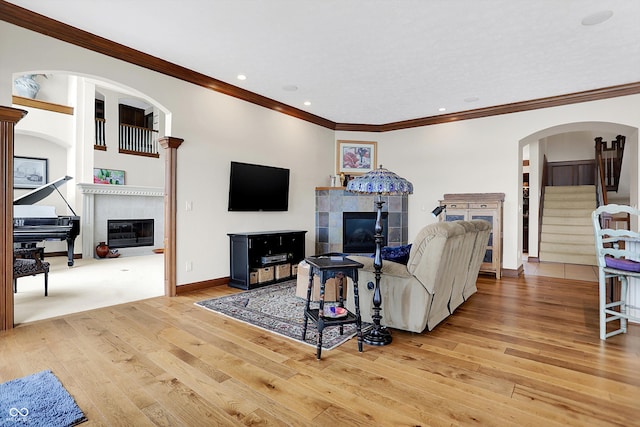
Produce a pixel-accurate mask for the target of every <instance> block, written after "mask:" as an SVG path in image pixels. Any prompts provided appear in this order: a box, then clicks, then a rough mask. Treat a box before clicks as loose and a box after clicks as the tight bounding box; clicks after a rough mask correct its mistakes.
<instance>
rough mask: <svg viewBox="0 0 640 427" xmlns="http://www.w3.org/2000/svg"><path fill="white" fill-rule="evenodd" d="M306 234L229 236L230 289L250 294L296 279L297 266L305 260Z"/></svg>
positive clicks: (277, 232)
mask: <svg viewBox="0 0 640 427" xmlns="http://www.w3.org/2000/svg"><path fill="white" fill-rule="evenodd" d="M305 233H306V231H301V230H282V231H257V232H249V233H229V234H228V236H229V244H230V248H229V249H230V251H229V252H230V278H229V286H232V287H234V288H239V289H245V290H249V289H255V288H259V287H262V286H267V285H271V284H273V283H277V282H283V281H285V280H291V279H293V278H295V277H296V273H295V272H294V270H295V268H294V266H297V265H298V263H299V262H300V261H302V260H303V259H304V257H305V252H304V251H305V249H304V238H305ZM287 269H288V270H287ZM287 271H288V273H287Z"/></svg>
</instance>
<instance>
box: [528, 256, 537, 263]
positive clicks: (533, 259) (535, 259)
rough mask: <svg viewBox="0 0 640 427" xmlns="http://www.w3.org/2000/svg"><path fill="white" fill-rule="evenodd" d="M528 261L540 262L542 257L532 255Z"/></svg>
mask: <svg viewBox="0 0 640 427" xmlns="http://www.w3.org/2000/svg"><path fill="white" fill-rule="evenodd" d="M527 261H528V262H538V263H539V262H540V258H538V257H537V256H530V257H529V258H527Z"/></svg>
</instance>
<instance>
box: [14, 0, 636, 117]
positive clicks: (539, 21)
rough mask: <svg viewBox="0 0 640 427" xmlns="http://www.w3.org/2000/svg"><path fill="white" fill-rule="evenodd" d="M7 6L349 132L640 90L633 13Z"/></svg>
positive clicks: (548, 4) (459, 0) (604, 8)
mask: <svg viewBox="0 0 640 427" xmlns="http://www.w3.org/2000/svg"><path fill="white" fill-rule="evenodd" d="M9 3H13V4H15V5H18V6H20V7H23V8H26V9H29V10H31V11H33V12H37V13H39V14H42V15H45V16H47V17H50V18H53V19H55V20H58V21H61V22H63V23H66V24H69V25H71V26H73V27H76V28H80V29H82V30H85V31H88V32H90V33H93V34H95V35H98V36H101V37H104V38H106V39H109V40H111V41H114V42H117V43H120V44H123V45H125V46H128V47H131V48H134V49H137V50H139V51H142V52H145V53H147V54H150V55H153V56H156V57H158V58H161V59H164V60H166V61H169V62H171V63H174V64H177V65H180V66H182V67H186V68H188V69H190V70H193V71H197V72H199V73H202V74H204V75H206V76H209V77H212V78H215V79H217V80H221V81H223V82H226V83H229V84H231V85H234V86H237V87H240V88H242V89H245V90H248V91H250V92H253V93H256V94H259V95H261V96H264V97H267V98H270V99H273V100H276V101H278V102H281V103H283V104H286V105H288V106H291V107H294V108H297V109H300V110H303V111H306V112H308V113H310V114H313V115H317V116H319V117H322V118H324V119H327V120H330V121H333V122H336V123H343V124H375V125H378V124H386V123H395V122H400V121H407V120H413V119H418V118H424V117H433V116H439V115H443V114H450V113H456V112H461V111H469V110H475V109H482V108H486V107H492V106H499V105H505V104H511V103H517V102H523V101H529V100H535V99H540V98H546V97H553V96H558V95H565V94H571V93H576V92H582V91H590V90H594V89H600V88H607V87H610V86H617V85H623V84H628V83H637V82H640V1H637V0H561V1H559V0H536V1H525V0H482V1H481V0H448V1H444V0H402V1H398V0H349V1H346V0H268V1H267V0H262V1H261V0H181V1H179V2H178V1H177V0H136V1H128V0H92V1H86V0H55V1H42V0H9ZM608 11H610V12H612V15H611V17H610V18H609V19H607V20H605V21H604V22H602V23H600V24H597V25H584V24H583V20H585V19H586V20H590V19H596V18H598V17H599V16H607V15H608V14H609V13H607V12H608ZM596 20H597V19H596ZM238 74H244V75H246V77H247V78H246V80H243V81H241V80H238V79H237V75H238ZM305 101H308V102H310V105H304V102H305ZM441 108H444V109H445V110H440V109H441Z"/></svg>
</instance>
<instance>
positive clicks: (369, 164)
mask: <svg viewBox="0 0 640 427" xmlns="http://www.w3.org/2000/svg"><path fill="white" fill-rule="evenodd" d="M377 163H378V159H377V143H376V142H375V141H340V140H339V141H338V143H337V147H336V171H337V173H344V174H348V175H362V174H365V173H367V172H370V171H372V170H374V169H375V168H376V165H377Z"/></svg>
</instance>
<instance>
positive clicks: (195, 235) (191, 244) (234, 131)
mask: <svg viewBox="0 0 640 427" xmlns="http://www.w3.org/2000/svg"><path fill="white" fill-rule="evenodd" d="M9 40H20V41H21V42H20V43H19V44H16V43H9V42H8V41H9ZM25 46H28V47H29V48H28V49H25ZM0 54H1V55H2V57H3V58H11V60H3V61H1V63H0V82H2V84H0V104H1V105H11V79H12V74H13V73H19V72H21V71H22V70H39V71H40V72H53V71H57V72H67V73H69V74H78V75H86V76H95V77H96V78H99V79H106V80H108V81H112V82H117V83H119V84H123V85H126V86H128V87H131V88H136V89H137V90H139V91H140V92H141V93H143V94H147V95H148V96H150V97H153V98H154V99H156V100H157V101H158V103H159V104H161V105H163V106H164V107H165V108H167V109H168V110H169V111H170V112H171V118H170V119H169V122H170V124H171V129H172V135H171V136H175V137H179V138H183V139H184V140H185V142H184V143H183V144H182V146H181V147H180V148H179V149H178V165H177V168H178V176H177V191H178V200H177V204H178V209H179V210H178V215H177V222H178V224H177V240H178V241H177V274H178V284H185V283H192V282H198V281H202V280H209V279H214V278H219V277H225V276H228V275H229V242H228V237H227V233H231V232H239V231H257V230H281V229H300V230H308V231H309V232H308V233H307V239H306V247H307V252H308V253H311V252H312V251H313V247H314V241H315V236H314V232H313V230H314V226H315V220H314V209H315V191H314V189H315V187H316V186H318V185H326V181H327V178H325V176H328V175H329V174H330V173H331V172H332V171H333V164H334V161H335V160H334V156H333V147H334V133H333V131H331V130H328V129H325V128H322V127H319V126H316V125H313V124H310V123H307V122H304V121H301V120H298V119H295V118H293V117H289V116H285V115H283V114H281V113H277V112H275V111H271V110H267V109H265V108H262V107H258V106H255V105H253V104H249V103H246V102H243V101H240V100H238V99H235V98H232V97H229V96H225V95H222V94H219V93H217V92H213V91H211V90H207V89H204V88H202V87H199V86H195V85H192V84H189V83H186V82H182V81H178V80H176V79H173V78H170V77H168V76H165V75H162V74H160V73H155V72H151V71H149V70H146V69H143V68H141V67H137V66H134V65H131V64H127V63H124V62H122V61H118V60H115V59H112V58H109V57H107V56H104V55H99V54H97V53H94V52H91V51H87V50H84V49H80V48H78V47H75V46H71V45H69V44H66V43H63V42H60V41H57V40H54V39H51V38H48V37H45V36H42V35H40V34H36V33H33V32H30V31H27V30H24V29H21V28H19V27H16V26H13V25H10V24H7V23H5V22H0ZM231 160H237V161H245V162H250V163H260V164H266V165H272V166H284V167H287V168H290V169H291V189H290V202H289V211H288V212H286V213H242V212H237V213H236V212H234V213H229V212H227V194H228V180H229V163H230V161H231ZM187 202H192V206H193V210H191V211H186V209H185V207H186V204H187ZM77 205H81V204H80V203H78V204H77ZM79 214H80V215H82V213H79ZM187 262H192V263H193V270H192V271H190V272H186V271H185V266H186V263H187Z"/></svg>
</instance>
